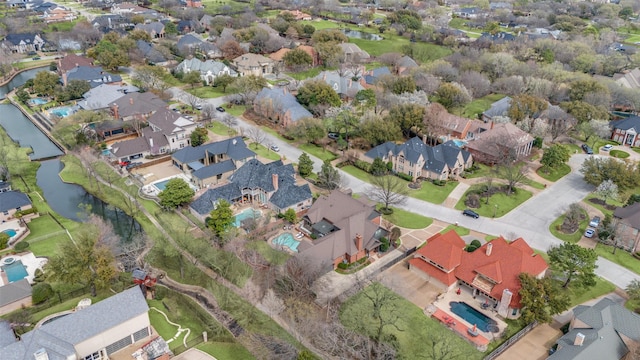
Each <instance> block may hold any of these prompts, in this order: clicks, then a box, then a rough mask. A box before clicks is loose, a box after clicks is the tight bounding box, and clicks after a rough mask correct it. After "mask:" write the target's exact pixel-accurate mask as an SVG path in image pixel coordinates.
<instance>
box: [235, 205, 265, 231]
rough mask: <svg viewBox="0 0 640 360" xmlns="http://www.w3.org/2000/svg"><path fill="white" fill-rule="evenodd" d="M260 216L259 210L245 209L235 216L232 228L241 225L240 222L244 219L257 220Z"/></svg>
mask: <svg viewBox="0 0 640 360" xmlns="http://www.w3.org/2000/svg"><path fill="white" fill-rule="evenodd" d="M261 215H262V212H260V210H254V209H251V208H249V209H246V210H244V211H243V212H241V213H239V214H238V215H236V218H235V220H233V226H235V227H240V225H242V221H244V220H246V219H258V218H260V216H261Z"/></svg>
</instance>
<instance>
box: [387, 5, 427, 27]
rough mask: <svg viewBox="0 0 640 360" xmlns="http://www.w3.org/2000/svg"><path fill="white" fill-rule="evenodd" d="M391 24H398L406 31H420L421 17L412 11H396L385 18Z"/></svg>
mask: <svg viewBox="0 0 640 360" xmlns="http://www.w3.org/2000/svg"><path fill="white" fill-rule="evenodd" d="M387 19H388V21H389V22H390V23H391V24H399V25H403V26H405V27H406V28H407V29H411V30H420V29H421V28H422V17H420V14H418V13H417V12H416V11H414V10H406V9H402V10H397V11H394V12H392V13H391V14H389V15H388V16H387Z"/></svg>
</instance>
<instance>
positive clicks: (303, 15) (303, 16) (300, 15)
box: [280, 10, 313, 21]
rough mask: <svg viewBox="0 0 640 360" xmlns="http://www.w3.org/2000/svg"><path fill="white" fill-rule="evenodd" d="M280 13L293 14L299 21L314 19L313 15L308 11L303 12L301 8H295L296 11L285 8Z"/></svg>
mask: <svg viewBox="0 0 640 360" xmlns="http://www.w3.org/2000/svg"><path fill="white" fill-rule="evenodd" d="M280 14H282V15H286V14H291V15H293V17H294V18H295V19H296V20H297V21H301V20H312V19H313V17H312V16H311V15H309V14H307V13H303V12H302V11H300V10H294V11H288V10H283V11H281V12H280Z"/></svg>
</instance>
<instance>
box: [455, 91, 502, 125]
mask: <svg viewBox="0 0 640 360" xmlns="http://www.w3.org/2000/svg"><path fill="white" fill-rule="evenodd" d="M503 97H505V95H503V94H489V95H487V96H485V97H481V98H479V99H476V100H473V101H472V102H470V103H469V104H467V105H466V106H465V107H464V108H462V110H461V116H464V117H466V118H469V119H477V118H478V116H479V115H481V114H482V113H483V112H485V111H487V110H489V108H490V107H491V104H493V103H494V102H496V101H498V100H500V99H502V98H503Z"/></svg>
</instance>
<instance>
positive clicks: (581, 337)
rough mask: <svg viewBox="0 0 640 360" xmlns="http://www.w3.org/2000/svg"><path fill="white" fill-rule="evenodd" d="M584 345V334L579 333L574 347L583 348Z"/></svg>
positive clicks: (574, 341)
mask: <svg viewBox="0 0 640 360" xmlns="http://www.w3.org/2000/svg"><path fill="white" fill-rule="evenodd" d="M583 343H584V334H583V333H577V334H576V338H575V340H573V345H575V346H582V344H583Z"/></svg>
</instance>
